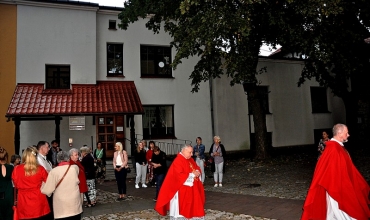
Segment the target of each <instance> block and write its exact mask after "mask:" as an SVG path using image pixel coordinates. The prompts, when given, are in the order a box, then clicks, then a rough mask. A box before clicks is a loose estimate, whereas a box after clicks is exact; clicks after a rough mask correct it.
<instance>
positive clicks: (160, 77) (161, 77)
mask: <svg viewBox="0 0 370 220" xmlns="http://www.w3.org/2000/svg"><path fill="white" fill-rule="evenodd" d="M140 78H143V79H145V78H147V79H153V78H154V79H174V78H175V77H173V76H160V75H153V76H141V77H140Z"/></svg>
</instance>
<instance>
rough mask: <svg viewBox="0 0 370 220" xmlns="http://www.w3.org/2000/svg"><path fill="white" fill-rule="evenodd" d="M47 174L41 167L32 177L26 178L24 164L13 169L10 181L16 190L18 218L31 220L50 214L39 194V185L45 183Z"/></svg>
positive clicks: (41, 195) (46, 203) (43, 197)
mask: <svg viewBox="0 0 370 220" xmlns="http://www.w3.org/2000/svg"><path fill="white" fill-rule="evenodd" d="M47 177H48V173H47V172H46V170H45V168H44V167H42V166H38V167H37V172H36V174H35V175H33V176H26V175H25V171H24V164H20V165H18V166H16V167H14V171H13V173H12V179H13V182H14V186H15V188H17V190H18V203H17V209H18V217H19V219H31V218H38V217H41V216H44V215H46V214H48V213H49V212H50V208H49V204H48V201H47V199H46V196H45V195H44V194H42V193H41V190H40V188H41V184H42V182H46V179H47Z"/></svg>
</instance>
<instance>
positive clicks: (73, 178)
mask: <svg viewBox="0 0 370 220" xmlns="http://www.w3.org/2000/svg"><path fill="white" fill-rule="evenodd" d="M69 158H70V157H69V154H68V153H67V152H66V151H59V152H58V154H57V162H58V166H57V167H55V168H54V169H52V170H51V171H50V172H49V176H48V179H47V180H46V183H45V184H44V185H43V186H42V187H41V192H42V193H43V194H45V195H47V196H51V194H53V211H54V218H55V219H63V220H80V219H81V213H82V199H81V194H80V188H79V183H80V181H79V179H78V172H79V168H78V166H77V165H75V164H74V165H71V164H70V162H69Z"/></svg>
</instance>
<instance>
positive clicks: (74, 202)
mask: <svg viewBox="0 0 370 220" xmlns="http://www.w3.org/2000/svg"><path fill="white" fill-rule="evenodd" d="M51 143H52V145H51V146H50V145H49V143H48V142H47V141H39V142H38V144H37V145H32V146H29V147H27V148H26V149H24V150H23V152H22V157H20V156H19V155H12V156H11V159H10V162H11V163H10V164H8V153H7V151H6V150H5V149H4V148H2V147H0V168H1V174H2V175H0V206H1V209H0V219H2V220H13V215H14V212H13V209H12V207H13V205H16V207H17V208H16V214H17V216H18V218H19V219H41V220H49V219H50V220H51V219H63V220H77V219H81V213H82V211H83V207H86V208H88V207H94V206H95V205H96V202H97V199H96V188H95V181H96V178H97V179H98V181H99V182H100V181H101V180H104V178H105V164H106V162H105V160H106V158H105V150H104V149H103V148H102V147H101V146H100V147H97V149H96V150H95V151H94V152H91V150H90V148H89V147H87V146H84V147H82V148H80V149H79V150H78V149H76V148H71V149H70V150H69V151H62V150H61V149H60V148H59V143H58V141H56V140H54V141H52V142H51ZM98 146H99V143H98ZM97 167H99V168H100V169H99V168H97ZM66 192H68V193H66Z"/></svg>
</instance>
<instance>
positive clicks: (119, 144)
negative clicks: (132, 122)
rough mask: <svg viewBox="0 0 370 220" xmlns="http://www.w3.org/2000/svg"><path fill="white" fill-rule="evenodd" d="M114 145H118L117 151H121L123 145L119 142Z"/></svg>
mask: <svg viewBox="0 0 370 220" xmlns="http://www.w3.org/2000/svg"><path fill="white" fill-rule="evenodd" d="M116 145H118V147H119V151H123V145H122V143H121V142H117V143H116Z"/></svg>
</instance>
